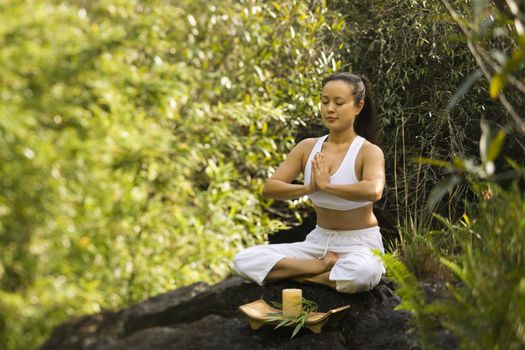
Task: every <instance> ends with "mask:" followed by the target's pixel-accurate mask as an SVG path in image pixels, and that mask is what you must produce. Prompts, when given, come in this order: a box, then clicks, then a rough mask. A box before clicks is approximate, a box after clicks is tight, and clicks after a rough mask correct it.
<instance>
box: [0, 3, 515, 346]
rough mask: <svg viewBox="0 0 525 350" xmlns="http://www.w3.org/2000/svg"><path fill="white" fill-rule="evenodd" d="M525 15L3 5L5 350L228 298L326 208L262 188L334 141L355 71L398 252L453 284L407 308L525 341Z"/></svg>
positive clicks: (0, 194)
mask: <svg viewBox="0 0 525 350" xmlns="http://www.w3.org/2000/svg"><path fill="white" fill-rule="evenodd" d="M520 6H521V7H520ZM524 13H525V10H524V8H523V5H520V4H518V3H514V2H513V1H505V0H501V1H488V0H487V1H485V0H472V1H456V2H452V4H451V3H449V2H448V1H445V0H442V1H424V0H403V1H399V0H396V1H395V0H373V1H368V2H348V1H337V0H336V1H313V0H309V1H295V0H287V1H280V2H271V1H255V0H244V1H242V0H238V1H233V0H222V1H215V0H212V1H203V0H194V1H192V0H186V1H170V0H149V1H138V0H135V1H134V0H120V1H118V0H117V1H109V0H92V1H87V0H69V1H58V0H55V1H53V0H42V1H38V0H34V1H29V0H27V1H22V0H18V1H17V0H6V1H2V2H0V53H1V55H0V251H1V254H0V344H3V347H4V348H6V349H31V348H36V347H38V345H39V344H41V343H42V342H43V341H45V339H46V337H47V336H48V335H49V333H50V332H51V331H52V329H53V328H54V327H55V326H56V325H58V324H59V323H61V322H63V321H64V320H66V319H68V318H70V317H72V316H75V315H79V314H84V313H95V312H100V311H102V310H105V309H115V308H121V307H124V306H126V305H129V304H130V303H134V302H137V301H140V300H143V299H145V298H148V297H149V296H152V295H155V294H158V293H162V292H165V291H168V290H171V289H175V288H177V287H180V286H183V285H187V284H190V283H193V282H196V281H206V282H209V283H215V282H217V281H219V280H221V279H222V278H224V277H225V276H227V275H228V274H229V271H230V266H231V259H232V257H233V255H234V254H235V253H236V252H237V251H238V250H239V249H241V248H242V247H246V246H251V245H254V244H257V243H260V242H263V241H264V240H265V239H267V236H268V234H270V233H272V232H275V231H277V230H279V229H282V228H284V227H286V226H292V225H297V224H300V223H301V222H302V220H303V219H304V218H305V217H306V216H308V215H310V214H311V212H312V210H311V207H309V204H308V203H305V202H304V201H303V200H298V201H291V202H289V203H277V202H273V201H266V200H263V199H262V198H261V197H260V194H259V193H260V189H261V186H262V184H263V181H264V179H265V177H266V176H268V174H270V173H271V172H272V171H273V169H274V168H275V167H276V166H277V165H278V164H279V162H280V161H281V160H282V159H283V156H284V155H285V154H286V153H287V152H288V151H289V150H290V148H291V147H292V146H293V145H294V144H295V142H297V141H298V140H300V139H302V138H304V137H312V136H319V135H321V134H323V133H324V132H325V131H324V130H323V128H322V124H321V123H320V121H319V116H318V102H319V93H320V88H321V86H320V81H321V79H322V78H323V77H324V76H326V75H327V74H329V73H331V72H334V71H340V70H346V71H353V72H357V73H360V74H365V75H367V76H368V77H369V78H370V79H371V81H372V82H373V83H374V88H375V92H376V95H377V102H378V106H379V109H380V112H381V132H382V139H381V146H382V148H383V149H384V151H385V156H386V161H387V188H386V191H385V194H384V197H383V199H382V200H381V201H380V202H379V203H377V205H376V213H377V215H378V216H379V217H380V219H381V225H382V227H383V233H384V234H385V240H386V243H387V245H388V249H389V252H390V253H392V254H393V259H398V260H399V261H400V262H402V263H403V264H404V265H406V266H407V268H408V270H407V271H408V273H411V274H413V275H414V276H415V277H416V278H417V280H419V281H425V280H427V279H438V280H440V281H443V283H445V282H448V283H449V284H450V290H451V295H452V296H451V297H450V298H449V300H447V303H448V304H447V306H445V305H441V306H440V307H435V308H433V309H432V308H431V309H432V310H440V311H439V312H437V311H436V312H434V311H432V310H431V311H428V310H427V309H424V310H423V308H424V302H421V301H418V302H414V303H412V304H410V305H412V306H413V307H412V308H411V306H410V305H408V306H407V305H405V309H409V310H411V311H412V312H414V314H415V315H419V314H421V313H423V314H424V316H425V315H427V314H428V315H429V316H430V317H432V318H433V319H436V320H438V321H436V322H439V323H441V324H442V325H444V326H445V327H447V328H449V329H451V330H452V331H453V332H454V334H456V335H457V336H458V338H459V340H460V341H459V343H460V345H461V346H464V347H465V348H468V349H473V348H480V349H481V348H483V344H493V345H494V348H496V346H499V348H501V349H512V348H515V349H518V348H519V347H520V346H524V344H525V315H524V313H525V306H524V305H523V301H524V300H525V278H524V277H523V276H525V271H524V270H523V266H525V264H524V260H525V232H524V231H525V220H524V217H525V215H524V214H525V204H523V188H524V186H523V168H522V165H523V164H524V163H525V152H524V150H525V146H524V137H523V135H524V134H525V131H524V130H525V128H524V127H523V119H522V118H521V116H520V115H519V114H520V113H523V112H522V111H523V110H524V108H523V107H525V103H524V98H525V89H524V88H523V82H524V80H523V76H524V68H525V67H524V64H523V61H524V57H525V34H524V23H525V19H524V18H525V15H524ZM491 97H492V98H491ZM498 155H499V156H498ZM418 159H419V160H418ZM520 181H521V182H520ZM489 189H490V191H489ZM487 193H492V196H490V195H488V194H487ZM483 196H485V197H483ZM482 198H485V199H486V200H481V201H480V199H482ZM479 203H481V205H479ZM509 223H512V224H510V225H509ZM495 234H497V236H494V235H495ZM396 261H397V260H396ZM396 266H397V265H396ZM480 266H481V268H480ZM393 269H395V266H393ZM480 271H481V272H480ZM399 276H401V277H403V274H401V275H399ZM405 277H406V276H405ZM393 278H394V276H393ZM488 280H490V283H488ZM403 281H411V282H407V283H409V284H411V285H409V287H412V288H409V289H410V290H416V289H417V286H416V285H415V284H417V283H419V282H414V281H415V280H414V279H410V278H406V279H403V278H399V280H398V283H400V284H402V283H403ZM494 289H498V293H499V294H498V298H499V299H500V300H506V301H508V302H506V303H500V304H495V303H493V299H492V298H491V297H492V296H493V294H492V293H493V291H494ZM411 297H412V298H417V296H414V295H406V298H404V300H407V302H408V301H410V300H412V299H410V298H411ZM513 301H515V302H513ZM489 304H490V307H489ZM414 305H415V306H414ZM417 308H419V309H417ZM480 309H482V310H480ZM466 316H469V317H474V318H476V317H478V319H479V322H472V323H468V322H465V321H464V317H466ZM461 317H463V318H461ZM419 319H424V317H420V318H418V317H416V320H419ZM421 324H423V322H422V323H421ZM467 324H468V327H467ZM502 325H507V326H508V328H506V329H505V331H504V332H503V331H502V328H501V327H502ZM498 327H499V328H498ZM483 329H485V330H486V329H490V330H491V331H484V332H483V334H484V335H485V336H486V337H489V338H490V339H491V340H490V339H489V340H487V339H486V337H485V338H480V337H479V336H478V335H479V334H481V333H480V332H481V330H483ZM419 330H420V331H421V332H422V334H424V332H425V328H424V327H420V328H419ZM422 339H426V338H425V337H422ZM476 342H477V343H476ZM490 342H492V343H490ZM424 344H427V343H424ZM428 344H429V345H425V346H427V347H429V348H430V347H432V346H433V345H432V344H430V342H428ZM491 348H492V347H491Z"/></svg>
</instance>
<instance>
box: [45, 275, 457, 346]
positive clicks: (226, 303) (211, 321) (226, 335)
mask: <svg viewBox="0 0 525 350" xmlns="http://www.w3.org/2000/svg"><path fill="white" fill-rule="evenodd" d="M284 288H301V289H302V290H303V297H304V298H306V299H310V300H313V301H315V302H316V303H317V305H318V309H319V311H321V312H325V311H328V310H330V309H334V308H337V307H339V306H343V305H346V304H349V305H350V306H351V307H350V309H348V310H347V311H345V313H344V315H343V317H342V318H341V319H340V320H339V322H338V323H337V325H335V326H332V327H328V326H325V327H324V328H323V330H322V332H321V333H320V334H314V333H312V332H311V331H310V330H308V329H302V330H301V331H300V332H299V333H298V334H297V335H296V336H295V337H294V338H292V339H291V338H290V336H291V333H292V330H293V328H290V327H283V328H279V329H277V330H274V329H273V326H271V325H267V326H263V327H262V328H260V329H258V330H256V331H254V330H252V329H251V328H250V327H249V324H248V321H247V320H246V318H245V316H244V315H243V314H242V313H241V312H240V311H239V309H238V307H239V306H240V305H243V304H246V303H249V302H252V301H254V300H257V299H259V298H262V299H264V300H265V301H266V302H267V303H269V304H270V303H271V301H278V302H281V291H282V290H283V289H284ZM399 301H400V300H399V298H398V297H397V296H396V295H395V293H394V286H393V284H392V283H391V282H390V281H388V279H383V280H382V281H381V282H380V283H379V285H377V286H376V287H375V288H374V289H373V290H371V291H370V292H365V293H358V294H351V295H348V294H341V293H338V292H337V291H335V290H333V289H330V288H328V287H324V286H319V285H313V284H302V283H299V282H294V281H289V280H284V281H279V282H275V283H268V284H266V285H264V286H258V285H256V284H254V283H250V282H246V281H244V280H242V279H241V278H239V277H230V278H227V279H225V280H224V281H222V282H220V283H218V284H216V285H213V286H210V285H207V284H206V283H203V282H199V283H195V284H193V285H191V286H187V287H182V288H179V289H177V290H174V291H172V292H169V293H166V294H162V295H159V296H156V297H153V298H151V299H148V300H146V301H144V302H141V303H139V304H136V305H133V306H130V307H128V308H126V309H123V310H120V311H117V312H104V313H100V314H96V315H88V316H82V317H79V318H76V319H72V320H70V321H68V322H66V323H64V324H63V325H61V326H59V327H57V328H56V330H55V331H54V332H53V334H52V335H51V337H50V339H49V340H48V341H47V342H46V343H45V344H44V345H43V346H42V347H41V349H42V350H51V349H52V350H73V349H75V350H102V349H104V350H117V349H122V350H124V349H127V350H139V349H141V350H146V349H148V350H156V349H159V350H160V349H163V350H165V349H190V350H191V349H250V350H256V349H332V350H336V349H353V350H360V349H361V350H365V349H367V350H372V349H381V350H386V349H400V350H401V349H402V350H407V349H419V347H418V342H417V337H416V335H415V332H414V331H413V329H412V327H411V325H410V314H408V313H407V312H403V311H396V310H394V308H395V306H396V305H398V304H399ZM441 340H442V341H441V343H442V344H441V345H443V348H448V349H452V348H454V346H453V342H451V341H450V337H449V336H447V335H446V334H445V335H444V336H443V337H441ZM447 344H448V345H447Z"/></svg>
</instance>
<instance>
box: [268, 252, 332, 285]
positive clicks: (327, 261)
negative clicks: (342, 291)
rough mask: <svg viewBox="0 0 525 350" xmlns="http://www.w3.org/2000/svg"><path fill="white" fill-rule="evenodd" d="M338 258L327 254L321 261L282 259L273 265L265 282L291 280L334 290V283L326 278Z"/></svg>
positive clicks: (330, 253) (329, 253)
mask: <svg viewBox="0 0 525 350" xmlns="http://www.w3.org/2000/svg"><path fill="white" fill-rule="evenodd" d="M337 259H338V256H337V255H336V254H335V253H333V252H327V253H326V255H325V256H324V257H323V258H322V259H293V258H283V259H281V260H279V261H278V262H277V264H275V266H274V267H273V269H272V270H271V271H270V272H269V273H268V275H267V276H266V281H268V282H272V281H277V280H280V279H283V278H290V277H291V278H293V279H294V280H296V281H300V282H312V283H318V284H323V285H326V286H329V287H332V288H335V282H334V281H330V280H329V279H328V276H329V275H330V270H331V269H332V267H333V266H334V264H335V263H336V261H337Z"/></svg>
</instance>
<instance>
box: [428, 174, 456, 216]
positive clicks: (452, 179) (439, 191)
mask: <svg viewBox="0 0 525 350" xmlns="http://www.w3.org/2000/svg"><path fill="white" fill-rule="evenodd" d="M459 181H460V178H459V177H457V176H455V175H452V176H449V177H447V178H445V180H443V181H441V182H440V183H439V184H437V185H436V186H434V188H433V189H432V191H431V192H430V195H429V196H428V201H427V205H426V207H427V209H429V210H432V209H433V208H434V207H435V206H436V204H437V203H438V202H439V201H440V200H441V198H443V197H444V196H445V194H447V193H448V192H449V191H450V190H451V189H452V188H453V187H454V186H456V185H457V184H458V183H459Z"/></svg>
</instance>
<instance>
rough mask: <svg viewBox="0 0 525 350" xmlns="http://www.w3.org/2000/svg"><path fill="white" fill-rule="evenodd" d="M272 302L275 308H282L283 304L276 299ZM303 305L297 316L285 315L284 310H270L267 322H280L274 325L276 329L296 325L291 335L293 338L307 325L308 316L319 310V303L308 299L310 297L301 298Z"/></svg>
mask: <svg viewBox="0 0 525 350" xmlns="http://www.w3.org/2000/svg"><path fill="white" fill-rule="evenodd" d="M271 304H272V305H273V306H274V307H275V308H277V309H280V310H282V304H281V303H278V302H276V301H272V302H271ZM301 305H302V308H301V312H300V313H299V314H298V315H296V316H287V315H283V313H282V311H279V312H269V313H267V314H266V316H269V317H270V318H269V319H267V320H266V322H268V323H273V322H279V323H278V324H277V325H276V326H275V327H274V330H275V329H277V328H280V327H285V326H293V325H296V326H295V329H294V330H293V332H292V336H291V337H290V339H292V338H293V337H295V336H296V335H297V333H298V332H299V330H300V329H301V328H303V327H304V325H305V323H306V321H307V320H308V317H309V316H310V314H311V313H312V312H316V311H317V304H316V302H315V301H312V300H308V299H305V298H301Z"/></svg>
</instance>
